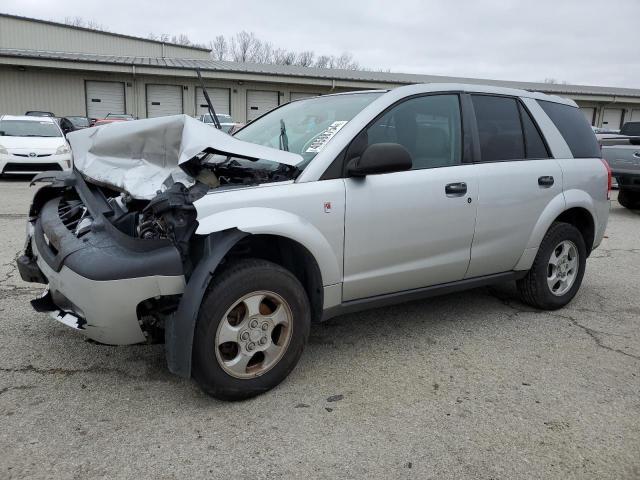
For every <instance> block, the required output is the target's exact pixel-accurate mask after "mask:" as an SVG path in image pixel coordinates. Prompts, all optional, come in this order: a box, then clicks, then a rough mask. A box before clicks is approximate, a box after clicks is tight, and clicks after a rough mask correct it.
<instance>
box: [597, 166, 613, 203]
mask: <svg viewBox="0 0 640 480" xmlns="http://www.w3.org/2000/svg"><path fill="white" fill-rule="evenodd" d="M600 160H602V163H603V164H604V168H606V169H607V200H611V186H612V178H611V167H610V166H609V162H607V161H606V160H605V159H604V158H601V159H600Z"/></svg>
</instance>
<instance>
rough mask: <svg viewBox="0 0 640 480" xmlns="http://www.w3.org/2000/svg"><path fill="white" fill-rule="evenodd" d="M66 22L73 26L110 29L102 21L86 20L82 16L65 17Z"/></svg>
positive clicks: (101, 29) (102, 29)
mask: <svg viewBox="0 0 640 480" xmlns="http://www.w3.org/2000/svg"><path fill="white" fill-rule="evenodd" d="M64 23H65V24H66V25H70V26H72V27H81V28H89V29H91V30H100V31H103V32H106V31H108V28H107V27H105V26H104V25H103V24H101V23H100V22H96V21H95V20H85V19H84V18H82V17H64Z"/></svg>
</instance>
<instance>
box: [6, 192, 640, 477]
mask: <svg viewBox="0 0 640 480" xmlns="http://www.w3.org/2000/svg"><path fill="white" fill-rule="evenodd" d="M32 194H33V189H30V188H29V187H28V182H27V181H24V180H3V181H0V232H1V235H2V241H1V242H0V262H1V263H2V266H1V267H0V311H1V313H2V315H1V317H0V452H1V453H0V478H4V479H13V478H16V479H18V478H29V479H36V478H78V479H93V478H109V479H114V478H129V479H130V478H137V479H144V478H150V479H151V478H152V479H174V478H175V479H182V478H270V479H271V478H304V479H311V478H327V479H335V478H368V479H373V478H375V479H378V478H389V479H402V478H416V479H427V478H433V479H448V478H451V479H460V478H472V479H513V478H532V479H533V478H535V479H539V478H545V479H549V478H558V479H571V478H576V479H585V478H593V479H608V478H611V479H638V478H640V296H639V295H638V286H639V285H640V212H632V211H629V210H626V209H624V208H622V207H621V206H620V205H619V204H618V203H617V202H616V201H613V202H612V208H611V216H610V219H609V227H608V229H607V234H606V235H607V236H606V238H605V239H604V241H603V243H602V245H601V246H600V248H598V249H597V250H596V251H594V253H593V254H592V255H591V257H590V259H589V260H588V262H587V272H586V274H585V278H584V282H583V285H582V288H581V290H580V291H579V293H578V295H577V297H576V298H575V299H574V300H573V302H572V303H571V304H570V305H569V306H568V307H566V308H564V309H562V310H559V311H556V312H539V311H535V310H532V309H531V308H529V307H527V306H525V305H523V304H522V303H520V302H519V301H518V300H517V297H516V294H515V289H514V287H513V286H512V285H509V284H506V285H500V286H497V287H492V288H480V289H476V290H472V291H468V292H464V293H458V294H452V295H447V296H443V297H439V298H434V299H429V300H426V301H419V302H413V303H408V304H403V305H399V306H394V307H388V308H382V309H377V310H370V311H367V312H362V313H358V314H352V315H347V316H344V317H339V318H335V319H332V320H330V321H329V322H327V323H324V324H321V325H316V326H314V327H313V328H312V332H311V338H310V342H309V345H308V347H307V348H306V350H305V352H304V354H303V357H302V360H301V362H300V364H299V365H298V367H297V368H296V369H295V370H294V372H293V373H292V374H291V375H290V376H289V378H288V379H287V380H285V381H284V382H283V383H282V384H281V385H280V386H279V387H277V388H276V389H274V390H272V391H271V392H269V393H267V394H265V395H262V396H260V397H258V398H255V399H252V400H249V401H245V402H240V403H225V402H221V401H217V400H214V399H212V398H209V397H207V396H206V395H205V394H203V393H202V392H201V391H200V390H199V388H198V387H197V385H195V383H193V382H191V381H188V380H184V379H180V378H177V377H175V376H173V375H171V374H170V373H169V372H168V371H167V369H166V365H165V360H164V350H163V345H135V346H124V347H112V346H104V345H99V344H96V343H93V342H89V341H86V340H85V339H83V337H82V336H80V335H78V334H77V333H76V332H74V331H72V330H70V329H69V328H67V327H65V326H64V325H62V324H59V323H57V322H55V321H53V320H50V319H49V317H48V316H47V315H44V314H38V313H35V312H34V311H33V310H32V309H31V307H30V305H29V300H30V299H32V298H34V297H35V296H36V295H38V294H39V293H40V292H41V288H40V286H38V285H35V284H27V283H24V282H22V281H21V280H20V278H19V275H18V274H17V271H16V269H15V259H16V257H17V255H19V254H20V253H21V249H22V247H23V243H24V232H25V222H26V219H27V216H26V212H27V208H28V205H29V202H30V199H31V196H32Z"/></svg>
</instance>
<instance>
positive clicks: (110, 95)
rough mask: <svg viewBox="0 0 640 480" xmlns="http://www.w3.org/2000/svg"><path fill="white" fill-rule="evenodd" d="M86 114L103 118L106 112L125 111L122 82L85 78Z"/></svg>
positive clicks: (90, 116)
mask: <svg viewBox="0 0 640 480" xmlns="http://www.w3.org/2000/svg"><path fill="white" fill-rule="evenodd" d="M85 87H86V92H87V116H88V117H89V118H104V117H106V116H107V114H108V113H126V112H125V106H124V83H122V82H96V81H93V80H87V82H86V84H85Z"/></svg>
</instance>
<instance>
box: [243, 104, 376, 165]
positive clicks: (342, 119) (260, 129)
mask: <svg viewBox="0 0 640 480" xmlns="http://www.w3.org/2000/svg"><path fill="white" fill-rule="evenodd" d="M383 93H384V92H367V93H353V94H343V95H329V96H326V97H314V98H309V99H305V100H299V101H295V102H291V103H288V104H286V105H284V106H282V107H280V108H278V109H276V110H273V111H272V112H270V113H267V114H265V115H263V116H262V117H260V118H258V119H256V120H254V121H253V122H251V123H250V124H249V125H247V126H246V127H244V128H243V129H242V130H240V131H238V132H237V133H236V134H235V135H234V136H235V137H236V138H237V139H239V140H244V141H246V142H251V143H257V144H258V145H264V146H267V147H272V148H279V149H281V150H288V151H289V152H293V153H298V154H300V155H302V157H303V158H304V162H303V163H302V164H301V165H300V166H299V170H302V169H303V168H304V167H305V166H306V165H308V164H309V162H311V160H312V159H313V158H314V157H315V156H316V155H317V154H318V153H319V152H320V151H321V150H322V149H323V148H324V146H325V145H326V144H327V143H328V142H329V141H330V140H331V138H333V136H334V135H335V134H336V133H338V131H340V129H341V128H342V127H344V126H345V125H346V124H347V123H348V122H349V121H350V120H351V119H352V118H353V117H355V116H356V115H357V114H358V113H359V112H360V111H361V110H362V109H364V108H365V107H366V106H367V105H369V104H370V103H371V102H373V101H374V100H375V99H376V98H378V97H379V96H380V95H382V94H383ZM256 163H262V162H256ZM262 166H263V167H264V165H262Z"/></svg>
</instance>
